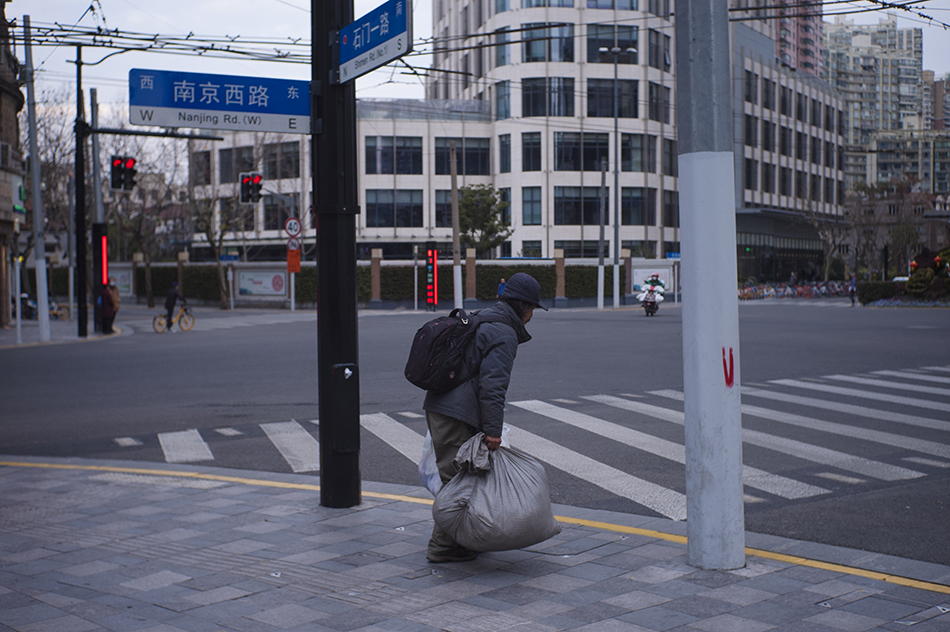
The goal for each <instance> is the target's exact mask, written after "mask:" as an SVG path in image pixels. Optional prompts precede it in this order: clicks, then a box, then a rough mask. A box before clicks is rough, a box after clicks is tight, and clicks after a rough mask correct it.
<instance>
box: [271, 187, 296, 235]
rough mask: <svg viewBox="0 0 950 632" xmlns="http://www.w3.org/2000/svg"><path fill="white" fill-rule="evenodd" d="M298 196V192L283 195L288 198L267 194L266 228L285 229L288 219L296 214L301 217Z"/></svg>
mask: <svg viewBox="0 0 950 632" xmlns="http://www.w3.org/2000/svg"><path fill="white" fill-rule="evenodd" d="M298 196H299V194H297V193H291V194H289V195H283V196H281V197H283V198H287V199H281V198H280V197H277V196H276V195H265V196H264V230H283V229H284V224H285V223H286V222H287V220H288V219H290V218H291V217H294V216H295V214H297V216H298V217H299V213H300V211H299V207H298V206H297V198H298Z"/></svg>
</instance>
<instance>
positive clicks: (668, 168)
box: [663, 138, 677, 226]
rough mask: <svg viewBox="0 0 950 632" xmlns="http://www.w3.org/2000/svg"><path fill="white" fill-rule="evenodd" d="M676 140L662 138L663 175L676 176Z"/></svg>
mask: <svg viewBox="0 0 950 632" xmlns="http://www.w3.org/2000/svg"><path fill="white" fill-rule="evenodd" d="M676 160H677V157H676V141H675V140H669V139H668V138H664V139H663V175H667V176H674V177H676ZM664 225H665V226H669V224H664Z"/></svg>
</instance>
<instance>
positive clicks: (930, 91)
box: [923, 70, 950, 130]
mask: <svg viewBox="0 0 950 632" xmlns="http://www.w3.org/2000/svg"><path fill="white" fill-rule="evenodd" d="M923 94H924V106H923V107H924V120H925V121H927V122H929V125H928V126H925V128H926V129H937V130H942V129H950V74H948V75H947V76H945V77H943V78H941V79H937V78H935V77H934V72H933V71H932V70H925V71H924V81H923Z"/></svg>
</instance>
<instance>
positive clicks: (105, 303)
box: [99, 287, 115, 318]
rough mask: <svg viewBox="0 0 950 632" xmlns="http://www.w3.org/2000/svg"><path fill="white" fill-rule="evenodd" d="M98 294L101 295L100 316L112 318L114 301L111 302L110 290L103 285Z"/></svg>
mask: <svg viewBox="0 0 950 632" xmlns="http://www.w3.org/2000/svg"><path fill="white" fill-rule="evenodd" d="M99 296H101V297H102V312H101V314H102V317H103V318H113V317H114V316H115V303H113V302H112V292H110V291H109V288H107V287H105V288H102V294H100V295H99Z"/></svg>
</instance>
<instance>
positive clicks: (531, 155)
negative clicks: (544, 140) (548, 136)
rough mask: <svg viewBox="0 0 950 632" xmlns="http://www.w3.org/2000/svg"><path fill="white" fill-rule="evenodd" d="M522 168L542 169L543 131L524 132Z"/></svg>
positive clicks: (522, 139) (529, 169)
mask: <svg viewBox="0 0 950 632" xmlns="http://www.w3.org/2000/svg"><path fill="white" fill-rule="evenodd" d="M521 170H522V171H541V132H522V134H521Z"/></svg>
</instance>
